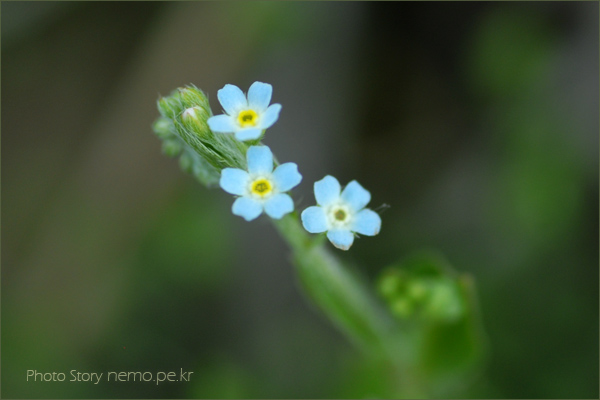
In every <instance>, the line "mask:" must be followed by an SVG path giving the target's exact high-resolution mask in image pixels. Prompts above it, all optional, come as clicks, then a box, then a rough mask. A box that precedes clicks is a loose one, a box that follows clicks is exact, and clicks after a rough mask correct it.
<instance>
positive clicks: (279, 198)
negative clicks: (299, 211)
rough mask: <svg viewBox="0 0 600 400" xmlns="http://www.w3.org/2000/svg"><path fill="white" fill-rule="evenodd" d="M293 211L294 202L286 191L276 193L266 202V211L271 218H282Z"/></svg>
mask: <svg viewBox="0 0 600 400" xmlns="http://www.w3.org/2000/svg"><path fill="white" fill-rule="evenodd" d="M292 211H294V202H293V201H292V198H291V197H290V196H288V195H287V194H284V193H279V194H276V195H275V196H273V197H271V198H270V199H269V200H267V202H266V203H265V212H266V213H267V215H268V216H269V217H271V218H275V219H280V218H281V217H283V216H284V215H285V214H288V213H291V212H292Z"/></svg>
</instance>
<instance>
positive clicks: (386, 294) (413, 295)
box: [378, 267, 465, 322]
mask: <svg viewBox="0 0 600 400" xmlns="http://www.w3.org/2000/svg"><path fill="white" fill-rule="evenodd" d="M378 290H379V294H380V295H381V296H382V297H383V298H384V299H385V301H386V302H387V304H388V306H389V308H390V310H391V311H392V313H393V314H394V315H395V316H397V317H398V318H401V319H409V318H410V319H413V318H414V319H417V320H421V321H426V322H452V321H456V320H457V319H459V318H460V317H461V316H462V315H463V314H464V312H465V304H464V301H463V298H462V294H461V293H462V292H461V290H460V287H459V285H458V282H456V281H455V280H454V279H452V278H451V277H449V276H446V275H424V276H419V275H416V274H411V273H410V272H407V271H405V270H401V269H399V268H396V267H392V268H389V269H388V270H386V271H385V272H384V273H382V275H381V276H380V278H379V281H378Z"/></svg>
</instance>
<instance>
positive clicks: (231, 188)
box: [219, 168, 250, 196]
mask: <svg viewBox="0 0 600 400" xmlns="http://www.w3.org/2000/svg"><path fill="white" fill-rule="evenodd" d="M249 178H250V177H249V176H248V173H247V172H246V171H243V170H241V169H238V168H225V169H223V170H222V171H221V180H220V181H219V184H220V185H221V188H223V190H224V191H226V192H227V193H231V194H235V195H238V196H242V195H244V194H246V192H247V190H248V181H249Z"/></svg>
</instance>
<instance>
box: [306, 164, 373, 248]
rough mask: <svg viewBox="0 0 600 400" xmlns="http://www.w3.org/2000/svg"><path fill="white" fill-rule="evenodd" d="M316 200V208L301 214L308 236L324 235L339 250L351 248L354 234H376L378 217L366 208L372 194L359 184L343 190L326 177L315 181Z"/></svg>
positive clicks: (329, 177)
mask: <svg viewBox="0 0 600 400" xmlns="http://www.w3.org/2000/svg"><path fill="white" fill-rule="evenodd" d="M340 192H341V193H340ZM315 198H316V199H317V204H318V206H312V207H308V208H307V209H306V210H304V211H303V212H302V216H301V217H302V225H304V229H306V230H307V231H309V232H310V233H321V232H327V238H328V239H329V241H330V242H331V243H332V244H333V245H334V246H335V247H337V248H338V249H342V250H348V249H349V248H350V246H352V243H353V242H354V232H356V233H360V234H362V235H367V236H375V235H377V234H378V233H379V230H380V229H381V217H379V214H377V213H376V212H375V211H372V210H369V209H368V208H365V206H366V205H367V204H368V203H369V201H371V193H369V192H368V191H367V190H366V189H365V188H363V187H362V186H361V185H360V184H359V183H358V182H356V181H352V182H350V183H349V184H348V185H347V186H346V187H345V188H344V190H343V191H342V190H341V187H340V183H339V182H338V180H337V179H335V178H334V177H333V176H330V175H327V176H326V177H325V178H323V179H321V180H320V181H317V182H315Z"/></svg>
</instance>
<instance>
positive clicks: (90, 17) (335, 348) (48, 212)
mask: <svg viewBox="0 0 600 400" xmlns="http://www.w3.org/2000/svg"><path fill="white" fill-rule="evenodd" d="M1 7H2V9H1V11H2V12H1V15H2V61H3V62H2V128H3V129H2V133H3V135H2V139H3V146H2V200H3V204H2V205H3V207H2V211H3V212H2V250H3V252H2V343H1V344H2V396H3V397H4V398H40V397H41V398H86V397H93V398H171V397H172V398H179V397H189V398H192V397H196V398H231V397H234V398H274V397H281V398H302V397H304V398H312V397H318V398H329V397H352V398H361V397H378V396H382V393H386V391H385V385H387V384H389V382H386V379H387V377H386V376H385V371H381V370H380V369H378V367H377V366H374V365H371V364H369V363H368V362H366V361H365V359H364V358H363V357H362V355H361V354H360V353H359V352H358V351H357V350H356V349H354V348H353V347H352V346H351V344H350V343H349V342H348V341H347V340H346V338H345V337H343V336H342V335H341V334H340V333H339V332H338V331H337V330H335V329H334V328H333V327H332V326H331V325H330V324H329V322H328V321H327V320H326V318H324V316H323V315H322V314H321V313H320V312H319V311H318V310H317V309H316V308H315V307H314V306H312V305H311V304H310V303H309V302H307V301H306V298H305V297H304V295H303V294H302V293H301V292H300V290H299V287H298V284H297V281H296V278H295V276H294V270H293V269H292V267H291V264H290V262H289V259H288V257H289V255H288V252H287V249H286V248H285V244H284V242H283V241H282V240H281V239H280V238H279V237H278V236H277V234H276V233H275V231H274V229H273V227H272V226H270V224H269V223H268V222H267V221H266V219H263V218H261V219H259V220H258V221H254V222H252V223H246V222H245V221H243V220H242V219H241V218H238V217H235V216H233V215H231V213H230V207H231V203H232V201H233V199H232V198H231V196H230V195H227V194H226V193H223V192H222V191H221V190H207V189H205V188H203V187H201V186H200V185H199V184H197V183H196V182H195V181H194V180H193V178H192V177H190V176H187V175H185V174H183V173H182V172H181V171H180V170H179V167H178V165H177V163H176V162H175V161H173V160H171V159H168V158H167V157H164V156H163V155H161V152H160V142H159V140H158V139H157V138H156V137H155V136H154V135H153V134H152V130H151V124H152V122H153V120H154V119H155V117H156V116H157V115H158V113H157V111H156V105H155V101H156V99H157V98H158V96H159V94H162V95H166V94H168V93H169V92H170V91H171V90H173V89H175V88H176V87H178V86H183V85H185V84H187V83H193V84H195V85H196V86H198V87H199V88H202V89H203V90H204V91H206V92H208V94H209V96H210V99H211V102H212V108H213V112H214V113H215V114H218V113H220V111H221V109H220V105H219V104H218V102H217V100H216V93H217V90H218V89H220V88H221V87H222V86H223V85H224V84H226V83H233V84H236V85H238V86H240V87H241V88H242V89H243V90H247V88H248V87H249V85H250V84H251V83H252V82H254V81H256V80H260V81H263V82H268V83H271V84H272V85H273V87H274V96H273V101H274V102H277V103H281V104H282V105H283V110H282V113H281V116H280V119H279V121H278V123H277V124H276V125H275V126H274V127H273V128H272V129H270V130H269V134H268V136H267V137H266V144H268V145H269V146H270V147H271V148H272V149H273V151H274V152H275V153H276V154H277V157H278V158H279V160H282V161H294V162H296V163H297V164H298V165H299V167H300V171H301V172H302V174H303V176H304V180H303V182H302V184H301V185H300V187H299V189H298V190H297V195H298V196H297V199H300V206H299V208H300V209H303V208H305V207H306V206H309V205H312V204H313V203H314V200H313V199H314V198H313V194H312V182H314V181H316V180H318V179H321V178H322V177H323V176H324V175H326V174H332V175H334V176H336V177H338V178H339V179H340V181H341V182H348V181H349V180H351V179H357V180H358V181H359V182H361V183H362V184H363V185H364V186H365V187H367V188H368V189H369V190H370V191H371V193H372V196H373V200H372V203H371V206H372V207H373V208H376V207H377V206H379V205H380V204H383V203H385V204H389V205H391V207H390V208H389V209H387V210H385V212H384V213H383V214H382V218H383V229H382V232H381V234H380V235H379V236H378V237H377V238H365V239H362V240H359V241H358V242H357V243H356V244H355V245H354V247H353V248H352V251H351V252H349V253H348V254H343V255H342V256H343V257H344V258H347V259H352V260H355V261H356V262H357V263H360V264H361V265H362V266H363V268H365V272H366V273H367V274H368V276H370V277H371V278H373V279H374V278H375V276H376V275H377V274H378V273H379V272H380V271H381V270H382V269H383V268H384V267H385V266H386V265H389V264H391V263H394V262H396V261H397V260H398V259H400V258H401V257H402V256H404V255H406V254H408V253H410V252H412V251H414V250H418V249H421V248H433V249H437V250H439V251H441V252H442V253H443V254H444V255H445V256H446V257H447V259H448V260H449V261H450V262H451V263H452V264H453V265H454V267H455V268H456V269H458V270H459V271H461V272H466V273H469V274H471V275H472V276H473V277H474V279H475V281H476V283H477V285H478V291H479V295H480V303H481V311H482V315H483V321H484V326H485V329H486V332H487V334H488V339H489V344H490V356H489V360H488V362H487V364H486V365H485V368H483V369H482V370H481V371H480V374H479V376H478V377H477V379H476V380H475V381H474V382H473V383H472V384H470V385H467V386H465V387H463V388H462V389H461V390H460V391H459V392H456V393H452V394H450V395H451V396H456V397H482V398H485V397H493V398H498V397H500V398H540V397H541V398H564V397H566V398H597V397H598V383H599V382H598V376H599V371H598V326H599V321H598V239H599V238H598V229H599V227H598V132H599V127H598V110H599V94H598V88H599V82H598V74H599V69H598V59H599V56H598V47H599V46H598V3H597V2H579V3H577V2H570V3H563V2H552V3H538V2H536V3H504V2H502V3H490V2H485V3H442V4H440V3H361V2H351V3H338V2H333V3H313V2H310V3H295V2H283V3H277V2H267V3H262V2H260V3H259V2H244V3H241V2H240V3H238V2H226V3H214V2H201V3H162V2H152V3H138V2H133V3H77V2H65V3H47V2H2V5H1ZM32 369H35V370H37V371H38V372H66V373H68V371H70V370H72V369H75V370H77V371H79V372H105V373H106V371H142V372H144V371H151V372H154V373H155V372H157V371H165V372H169V371H177V372H178V373H179V371H180V369H183V370H184V371H192V372H194V373H193V375H192V376H191V379H190V381H189V382H172V383H163V384H160V385H156V384H152V383H140V382H130V383H127V382H121V383H118V382H117V383H107V382H100V384H97V385H94V384H92V383H89V382H56V383H53V382H31V381H29V382H27V379H26V373H27V370H32ZM67 376H68V375H67ZM68 379H70V377H67V380H68Z"/></svg>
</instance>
